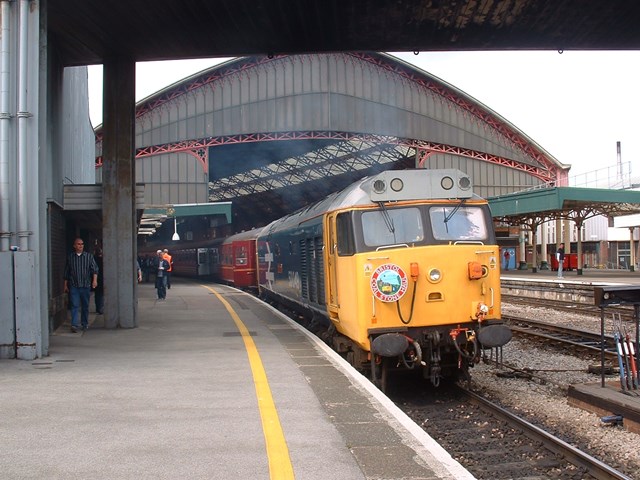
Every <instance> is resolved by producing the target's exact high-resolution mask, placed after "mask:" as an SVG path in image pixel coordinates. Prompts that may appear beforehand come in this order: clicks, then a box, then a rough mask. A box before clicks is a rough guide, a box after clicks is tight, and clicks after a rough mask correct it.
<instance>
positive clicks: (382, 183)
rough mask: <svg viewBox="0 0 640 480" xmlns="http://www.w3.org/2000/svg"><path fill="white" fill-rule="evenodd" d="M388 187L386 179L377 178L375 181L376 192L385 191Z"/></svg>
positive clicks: (374, 189)
mask: <svg viewBox="0 0 640 480" xmlns="http://www.w3.org/2000/svg"><path fill="white" fill-rule="evenodd" d="M386 189H387V184H386V183H385V181H384V180H380V179H378V180H376V181H375V182H373V191H374V192H376V193H384V192H385V190H386Z"/></svg>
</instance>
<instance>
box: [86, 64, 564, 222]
mask: <svg viewBox="0 0 640 480" xmlns="http://www.w3.org/2000/svg"><path fill="white" fill-rule="evenodd" d="M97 134H98V137H97V138H98V145H97V152H98V162H99V161H100V152H101V140H100V138H101V136H100V135H101V131H100V129H98V130H97ZM136 147H137V151H136V157H137V158H138V162H137V170H138V178H137V181H138V182H142V183H145V184H146V186H147V190H148V192H149V195H150V196H151V198H148V199H147V203H149V204H153V205H158V204H171V203H172V204H179V203H194V202H206V201H233V202H234V212H236V213H237V214H238V216H240V217H243V218H247V221H248V222H253V223H254V225H255V222H257V221H258V220H262V221H267V220H269V219H273V218H277V217H279V216H282V215H284V214H285V213H287V212H288V211H290V210H291V209H295V208H298V207H300V206H302V205H304V203H309V202H312V201H316V200H317V199H319V198H322V197H324V196H325V195H327V194H328V193H330V192H333V191H335V190H338V189H340V188H343V187H344V186H346V185H347V184H349V183H351V182H352V181H354V180H355V179H356V178H360V177H362V176H365V175H369V174H373V173H377V172H378V171H381V170H387V169H398V168H407V167H414V166H422V167H430V168H436V167H437V168H460V169H461V170H464V171H466V172H467V173H469V174H470V175H471V176H472V178H473V179H474V184H475V186H476V191H477V193H479V194H480V195H482V196H485V197H488V196H495V195H499V194H504V193H509V192H511V191H513V190H514V189H522V188H524V187H533V186H537V185H541V184H551V185H562V184H566V174H567V170H568V166H567V165H563V164H561V163H560V162H558V161H557V160H556V159H555V158H553V157H552V156H551V155H550V154H549V153H548V152H546V151H545V150H544V149H543V148H542V147H541V146H540V145H538V144H537V143H536V142H535V141H533V140H532V139H531V138H529V137H528V136H527V135H526V134H525V133H524V132H522V131H520V130H519V129H518V128H517V127H516V126H514V125H513V124H511V123H510V122H508V121H507V120H506V119H504V118H503V117H501V116H500V115H499V114H498V113H496V112H494V111H492V110H491V109H490V108H488V107H487V106H485V105H483V104H481V103H480V102H478V101H477V100H475V99H473V98H472V97H470V96H469V95H467V94H465V93H464V92H462V91H461V90H459V89H457V88H456V87H454V86H453V85H450V84H448V83H446V82H444V81H443V80H441V79H439V78H437V77H435V76H433V75H431V74H429V73H427V72H425V71H422V70H420V69H417V68H416V67H414V66H412V65H410V64H407V63H405V62H403V61H401V60H399V59H397V58H395V57H392V56H390V55H387V54H382V53H371V52H354V53H331V54H313V55H310V54H309V55H292V56H274V57H270V56H260V57H247V58H239V59H235V60H232V61H230V62H227V63H224V64H222V65H219V66H216V67H213V68H211V69H208V70H205V71H203V72H200V73H198V74H196V75H193V76H191V77H189V78H187V79H185V80H183V81H181V82H178V83H176V84H174V85H172V86H170V87H168V88H166V89H164V90H162V91H160V92H158V93H156V94H154V95H153V96H151V97H148V98H147V99H145V100H143V101H141V102H139V103H138V105H137V108H136ZM194 192H196V193H194ZM194 195H196V196H195V197H194ZM254 225H251V226H254ZM247 226H250V225H247Z"/></svg>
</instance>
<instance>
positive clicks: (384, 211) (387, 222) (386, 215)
mask: <svg viewBox="0 0 640 480" xmlns="http://www.w3.org/2000/svg"><path fill="white" fill-rule="evenodd" d="M377 203H378V206H379V207H380V210H381V212H382V218H383V219H384V224H385V225H386V226H387V228H388V229H389V231H390V232H391V233H393V234H394V235H395V233H396V229H395V227H394V226H393V219H392V218H391V216H390V215H389V211H388V210H387V209H386V208H385V206H384V203H383V202H377Z"/></svg>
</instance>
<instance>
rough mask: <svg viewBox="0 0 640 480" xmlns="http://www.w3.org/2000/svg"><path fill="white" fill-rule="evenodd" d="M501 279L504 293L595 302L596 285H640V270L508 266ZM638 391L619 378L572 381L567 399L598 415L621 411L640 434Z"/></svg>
mask: <svg viewBox="0 0 640 480" xmlns="http://www.w3.org/2000/svg"><path fill="white" fill-rule="evenodd" d="M501 283H502V293H503V294H505V295H509V294H511V295H518V296H520V297H527V298H539V299H546V300H558V301H564V302H571V301H574V302H575V303H577V304H578V303H580V304H590V305H594V300H593V296H592V290H593V287H595V286H608V285H610V286H624V285H629V286H630V287H631V288H633V287H638V288H640V272H631V271H628V270H604V269H602V270H601V269H584V270H583V274H582V275H578V274H577V272H576V271H568V272H564V278H558V277H557V272H554V271H550V270H542V271H537V272H535V273H534V272H532V271H531V270H513V271H512V270H509V271H505V272H503V273H502V276H501ZM590 293H591V296H590ZM604 310H605V312H604V313H605V321H606V322H609V321H611V320H610V319H609V318H608V317H609V314H608V311H607V309H606V308H605V309H604ZM636 322H637V319H636ZM639 393H640V390H631V391H625V390H623V389H622V387H621V384H620V382H615V381H607V382H605V383H604V385H602V383H601V382H594V383H593V384H584V385H573V386H572V387H571V388H570V389H569V392H568V401H569V403H570V404H571V405H574V406H576V407H580V408H583V409H585V410H588V411H591V412H594V413H596V414H598V415H602V416H608V415H622V416H623V418H624V427H625V428H626V429H627V430H629V431H631V432H634V433H638V434H640V396H639Z"/></svg>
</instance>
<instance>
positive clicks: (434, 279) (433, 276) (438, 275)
mask: <svg viewBox="0 0 640 480" xmlns="http://www.w3.org/2000/svg"><path fill="white" fill-rule="evenodd" d="M427 279H428V280H429V281H430V282H431V283H438V282H439V281H440V280H442V272H440V270H438V269H437V268H432V269H430V270H429V273H428V274H427Z"/></svg>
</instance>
